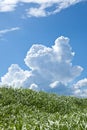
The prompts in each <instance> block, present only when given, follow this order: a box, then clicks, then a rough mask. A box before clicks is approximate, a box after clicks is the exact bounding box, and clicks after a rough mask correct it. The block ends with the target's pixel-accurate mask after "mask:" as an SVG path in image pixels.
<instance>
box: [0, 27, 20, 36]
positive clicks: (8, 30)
mask: <svg viewBox="0 0 87 130" xmlns="http://www.w3.org/2000/svg"><path fill="white" fill-rule="evenodd" d="M19 29H20V28H19V27H13V28H9V29H4V30H0V36H2V35H4V34H6V33H9V32H13V31H17V30H19Z"/></svg>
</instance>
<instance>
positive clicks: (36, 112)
mask: <svg viewBox="0 0 87 130" xmlns="http://www.w3.org/2000/svg"><path fill="white" fill-rule="evenodd" d="M0 130H87V99H85V98H84V99H82V98H76V97H70V96H69V97H68V96H58V95H56V94H48V93H44V92H35V91H32V90H29V89H12V88H5V87H3V88H0Z"/></svg>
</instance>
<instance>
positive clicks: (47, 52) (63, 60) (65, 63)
mask: <svg viewBox="0 0 87 130" xmlns="http://www.w3.org/2000/svg"><path fill="white" fill-rule="evenodd" d="M74 55H75V53H74V52H73V51H72V48H71V46H70V44H69V38H67V37H63V36H61V37H59V38H57V39H56V40H55V43H54V45H52V46H51V47H47V46H44V45H42V44H34V45H32V47H31V48H30V49H29V51H28V52H27V55H26V57H25V59H24V62H25V64H26V65H27V66H28V67H29V70H25V71H24V70H22V69H21V68H20V67H19V65H17V64H12V65H11V66H10V67H9V68H8V72H7V73H6V74H5V75H4V76H3V77H1V85H4V84H5V85H9V86H14V87H20V86H22V87H25V88H30V89H34V90H37V91H39V90H44V91H47V92H51V91H53V92H56V93H59V94H67V95H68V94H72V92H71V89H72V88H69V87H68V85H69V84H70V83H71V82H72V81H74V79H75V78H76V77H78V76H79V75H80V74H81V72H82V70H83V68H82V67H81V66H73V65H72V59H73V57H74ZM73 88H74V87H73ZM74 90H75V89H74ZM72 91H73V90H72Z"/></svg>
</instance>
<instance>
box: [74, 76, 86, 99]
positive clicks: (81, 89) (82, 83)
mask: <svg viewBox="0 0 87 130" xmlns="http://www.w3.org/2000/svg"><path fill="white" fill-rule="evenodd" d="M73 94H74V95H76V96H80V97H87V78H84V79H81V80H79V81H78V82H77V83H75V84H74V85H73Z"/></svg>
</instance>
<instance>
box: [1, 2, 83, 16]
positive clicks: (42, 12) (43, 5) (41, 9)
mask: <svg viewBox="0 0 87 130" xmlns="http://www.w3.org/2000/svg"><path fill="white" fill-rule="evenodd" d="M83 1H85V0H49V1H48V0H1V1H0V12H8V11H14V10H16V7H17V6H19V5H20V4H21V3H23V4H31V7H30V8H29V9H27V15H28V16H29V17H31V16H34V17H44V16H49V15H51V14H56V13H58V12H60V11H61V10H63V9H65V8H68V7H70V6H72V5H74V4H77V3H79V2H83ZM33 4H34V6H33ZM52 7H54V10H52Z"/></svg>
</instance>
